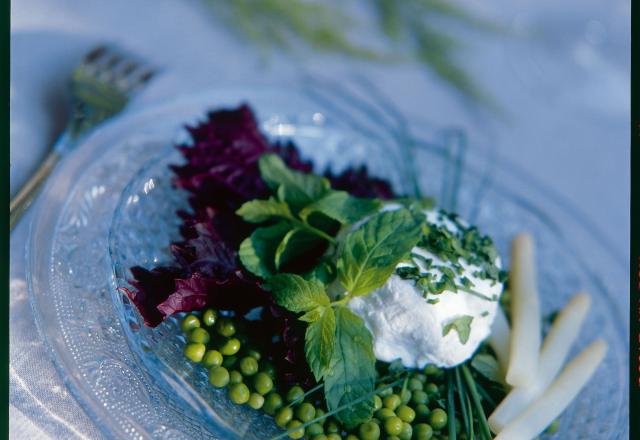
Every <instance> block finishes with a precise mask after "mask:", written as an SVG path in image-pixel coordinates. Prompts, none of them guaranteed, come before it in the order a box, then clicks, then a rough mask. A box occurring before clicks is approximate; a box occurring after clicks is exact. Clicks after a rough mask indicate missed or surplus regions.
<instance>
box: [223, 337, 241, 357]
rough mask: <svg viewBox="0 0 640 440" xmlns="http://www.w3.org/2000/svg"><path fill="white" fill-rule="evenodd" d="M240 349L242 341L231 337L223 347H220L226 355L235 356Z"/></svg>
mask: <svg viewBox="0 0 640 440" xmlns="http://www.w3.org/2000/svg"><path fill="white" fill-rule="evenodd" d="M238 351H240V341H239V340H238V339H236V338H232V339H229V340H228V341H227V342H225V344H224V345H223V346H222V348H220V353H222V354H223V355H225V356H233V355H234V354H236V353H237V352H238Z"/></svg>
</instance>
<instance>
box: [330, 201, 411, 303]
mask: <svg viewBox="0 0 640 440" xmlns="http://www.w3.org/2000/svg"><path fill="white" fill-rule="evenodd" d="M420 236H421V228H420V223H419V222H418V219H417V218H416V217H415V216H414V215H413V214H412V213H411V212H409V211H408V210H407V209H404V208H403V209H398V210H395V211H386V212H381V213H379V214H377V215H375V216H374V217H372V218H371V219H370V220H368V221H367V222H366V223H364V224H363V225H361V226H360V227H359V228H358V229H356V230H355V231H353V232H351V233H350V234H349V235H347V238H346V240H345V244H344V247H343V249H342V254H341V255H340V258H339V259H338V264H337V267H338V279H339V280H340V282H341V283H342V286H343V287H344V288H345V289H346V290H347V291H348V292H349V293H350V294H351V295H354V296H358V295H365V294H367V293H369V292H371V291H372V290H373V289H376V288H378V287H380V286H382V285H383V284H384V283H385V282H386V281H387V279H388V278H389V277H390V276H391V274H392V273H393V271H394V270H395V267H396V265H397V264H398V263H399V262H400V261H402V259H403V258H405V257H406V255H407V254H408V253H409V252H410V251H411V249H412V248H413V247H414V246H415V245H416V243H417V242H418V240H419V239H420Z"/></svg>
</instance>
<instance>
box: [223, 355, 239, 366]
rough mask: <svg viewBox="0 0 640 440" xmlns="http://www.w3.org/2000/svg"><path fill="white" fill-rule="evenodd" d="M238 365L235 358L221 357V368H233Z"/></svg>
mask: <svg viewBox="0 0 640 440" xmlns="http://www.w3.org/2000/svg"><path fill="white" fill-rule="evenodd" d="M237 363H238V357H237V356H223V358H222V366H223V367H225V368H233V367H235V366H236V364H237Z"/></svg>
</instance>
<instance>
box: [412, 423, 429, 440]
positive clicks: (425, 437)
mask: <svg viewBox="0 0 640 440" xmlns="http://www.w3.org/2000/svg"><path fill="white" fill-rule="evenodd" d="M431 437H433V428H431V426H430V425H427V424H426V423H418V424H417V425H415V426H414V428H413V438H414V439H415V440H431Z"/></svg>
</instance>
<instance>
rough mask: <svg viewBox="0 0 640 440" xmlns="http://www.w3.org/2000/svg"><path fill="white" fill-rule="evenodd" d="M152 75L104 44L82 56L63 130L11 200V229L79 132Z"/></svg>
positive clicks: (119, 106) (121, 102)
mask: <svg viewBox="0 0 640 440" xmlns="http://www.w3.org/2000/svg"><path fill="white" fill-rule="evenodd" d="M153 75H154V71H153V70H152V69H151V68H150V67H148V66H145V65H144V64H142V63H141V62H140V61H139V60H137V59H136V58H134V57H132V56H130V55H126V54H124V53H123V52H121V51H118V50H115V49H113V48H109V47H107V46H99V47H96V48H95V49H93V50H92V51H91V52H89V53H88V54H87V55H86V56H85V57H84V59H83V60H82V62H81V63H80V64H79V65H78V66H77V67H76V68H75V70H74V71H73V73H72V75H71V84H70V88H71V98H72V110H71V115H70V116H69V120H68V122H67V126H66V128H65V130H64V132H63V133H62V135H61V136H60V138H59V139H58V141H57V142H56V143H55V145H54V146H53V148H52V151H51V152H50V153H49V154H48V155H47V157H46V159H45V160H44V162H43V163H42V165H40V167H39V168H38V170H37V171H36V172H35V173H34V174H33V176H31V178H30V179H29V180H28V181H27V183H26V184H25V185H24V186H23V187H22V188H21V189H20V191H19V192H18V194H17V195H16V196H15V197H14V198H13V199H12V200H11V204H10V206H9V211H10V215H9V225H10V226H9V228H10V229H11V230H12V229H13V227H14V226H15V224H16V223H17V222H18V220H19V219H20V218H21V217H22V214H24V212H25V211H26V210H27V208H28V207H29V206H30V205H31V203H32V202H33V200H34V199H35V197H36V195H37V194H38V192H39V191H40V189H41V188H42V185H43V183H44V182H45V181H46V179H47V177H48V176H49V175H50V174H51V172H52V171H53V169H54V167H55V165H56V164H57V163H58V161H59V160H60V158H61V157H63V156H64V155H65V154H66V153H68V152H69V151H71V150H73V148H74V147H75V146H76V145H77V141H78V139H79V138H80V136H81V135H83V134H85V133H87V132H88V131H89V130H91V129H92V128H94V127H95V126H97V125H98V124H100V123H101V122H102V121H104V120H105V119H108V118H110V117H111V116H113V115H115V114H117V113H119V112H120V111H122V109H124V107H125V106H126V105H127V103H128V102H129V99H130V98H131V96H132V94H133V93H134V92H135V91H136V90H138V89H139V88H140V87H142V86H143V85H145V84H146V83H147V82H149V80H150V79H151V78H152V77H153Z"/></svg>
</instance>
